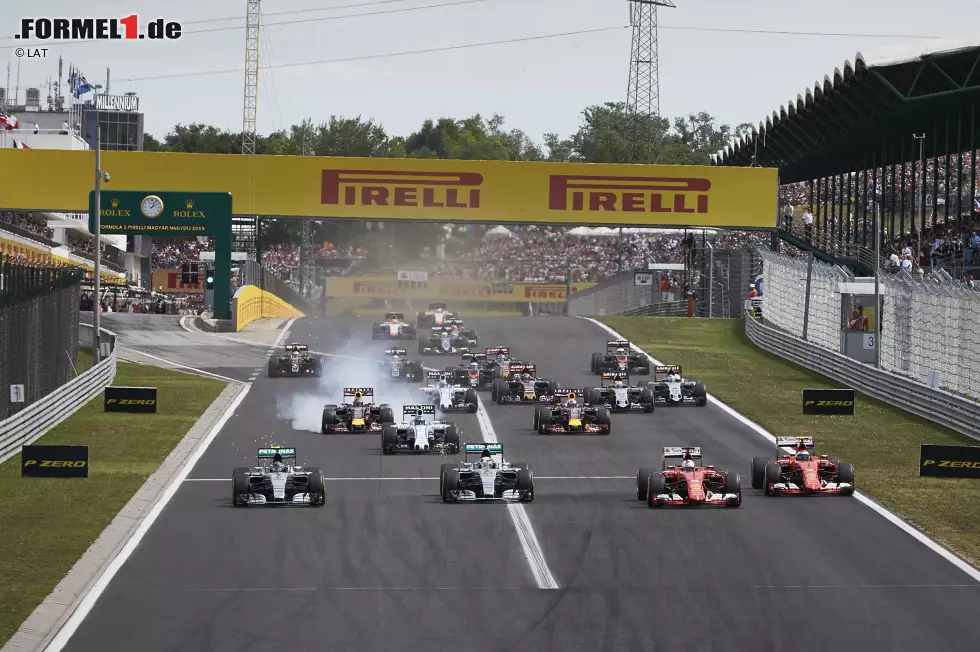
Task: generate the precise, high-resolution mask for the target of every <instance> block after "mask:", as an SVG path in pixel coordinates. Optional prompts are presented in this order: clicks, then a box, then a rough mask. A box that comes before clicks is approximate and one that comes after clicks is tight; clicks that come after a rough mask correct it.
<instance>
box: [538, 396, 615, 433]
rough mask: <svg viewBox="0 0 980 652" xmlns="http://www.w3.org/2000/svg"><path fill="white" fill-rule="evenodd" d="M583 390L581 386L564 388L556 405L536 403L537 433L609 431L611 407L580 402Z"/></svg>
mask: <svg viewBox="0 0 980 652" xmlns="http://www.w3.org/2000/svg"><path fill="white" fill-rule="evenodd" d="M583 393H584V390H581V389H562V390H561V393H560V394H559V395H558V397H557V400H556V402H555V403H554V404H552V405H536V406H534V421H533V427H534V429H535V430H537V431H538V434H539V435H548V434H555V433H557V434H565V433H584V434H592V435H608V434H610V433H611V432H612V419H610V417H609V410H607V409H606V408H604V407H596V406H590V405H584V404H583V403H582V402H581V396H582V394H583ZM562 395H564V401H562Z"/></svg>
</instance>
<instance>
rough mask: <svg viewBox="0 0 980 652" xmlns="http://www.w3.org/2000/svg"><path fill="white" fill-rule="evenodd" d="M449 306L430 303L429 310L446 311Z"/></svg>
mask: <svg viewBox="0 0 980 652" xmlns="http://www.w3.org/2000/svg"><path fill="white" fill-rule="evenodd" d="M447 308H448V306H447V305H446V304H444V303H430V304H429V310H446V309H447Z"/></svg>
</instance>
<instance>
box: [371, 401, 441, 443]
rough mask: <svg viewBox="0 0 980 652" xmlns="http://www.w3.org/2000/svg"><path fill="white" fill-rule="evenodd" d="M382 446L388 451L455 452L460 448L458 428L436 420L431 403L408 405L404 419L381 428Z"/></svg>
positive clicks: (404, 410) (403, 410) (403, 412)
mask: <svg viewBox="0 0 980 652" xmlns="http://www.w3.org/2000/svg"><path fill="white" fill-rule="evenodd" d="M427 417H428V418H427ZM381 450H382V452H383V453H384V454H385V455H393V454H395V453H400V452H405V451H408V452H413V453H436V452H439V453H450V454H455V453H458V452H459V429H458V428H456V425H455V424H452V423H443V422H440V421H435V407H434V406H432V405H406V406H405V407H403V408H402V422H401V423H393V424H389V425H386V426H385V428H384V430H382V431H381Z"/></svg>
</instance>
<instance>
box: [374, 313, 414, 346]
mask: <svg viewBox="0 0 980 652" xmlns="http://www.w3.org/2000/svg"><path fill="white" fill-rule="evenodd" d="M417 337H418V331H416V330H415V326H414V325H413V324H410V323H408V322H406V321H405V315H404V314H403V313H400V312H389V313H386V314H385V319H384V321H383V322H381V323H376V324H374V326H373V328H372V331H371V339H374V340H414V339H416V338H417Z"/></svg>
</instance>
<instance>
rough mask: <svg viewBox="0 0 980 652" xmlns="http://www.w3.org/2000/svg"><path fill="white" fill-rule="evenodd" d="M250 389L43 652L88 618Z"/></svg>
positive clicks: (56, 647)
mask: <svg viewBox="0 0 980 652" xmlns="http://www.w3.org/2000/svg"><path fill="white" fill-rule="evenodd" d="M250 389H252V385H251V384H247V385H245V388H244V389H243V390H242V392H241V394H239V395H238V396H237V397H236V398H235V400H234V401H232V404H231V405H229V406H228V409H227V410H225V412H224V414H222V415H221V418H220V419H218V422H217V423H215V424H214V426H213V427H212V428H211V431H210V432H209V433H208V435H207V437H205V438H204V440H203V441H202V442H201V443H200V445H199V446H198V448H197V450H196V451H194V452H193V453H192V454H191V455H190V456H189V457H188V458H187V461H186V462H185V463H184V467H183V468H182V469H181V470H180V471H179V472H178V473H177V475H176V476H174V478H173V480H171V481H170V484H169V485H167V488H166V489H164V491H163V494H162V495H161V496H160V499H159V500H158V501H157V502H156V504H155V505H153V507H152V508H151V509H150V511H149V513H148V514H147V515H146V518H144V519H143V521H142V522H141V523H140V524H139V525H138V526H137V528H136V531H135V532H133V534H132V536H131V537H130V539H129V541H128V542H127V543H126V546H125V547H124V548H123V549H122V550H120V551H119V554H118V555H116V557H115V559H113V560H112V562H111V563H110V564H109V566H108V567H107V568H106V570H105V572H104V573H103V574H102V576H101V577H99V579H98V580H97V581H96V582H95V584H94V585H93V586H92V588H91V589H90V590H89V592H88V594H87V595H86V596H85V597H84V598H83V599H82V601H81V603H80V604H79V605H78V609H76V610H75V613H73V614H72V615H71V617H70V618H69V619H68V621H67V622H66V623H65V625H64V627H62V628H61V630H60V631H59V632H58V634H57V636H55V637H54V639H53V640H52V641H51V643H50V644H49V645H48V646H47V647H46V648H45V652H60V651H61V650H62V648H64V647H65V645H66V644H67V643H68V641H69V640H71V637H72V635H73V634H74V633H75V631H76V630H77V629H78V627H79V625H81V624H82V621H84V620H85V617H86V616H88V614H89V612H91V611H92V607H94V606H95V603H96V602H97V601H98V599H99V597H100V596H101V595H102V593H103V591H105V589H106V587H107V586H108V585H109V582H111V581H112V578H113V577H115V576H116V573H118V572H119V569H120V568H122V566H123V564H125V563H126V560H127V559H129V556H130V555H132V554H133V551H134V550H136V546H138V545H139V544H140V541H142V540H143V537H144V536H146V533H147V532H148V531H149V529H150V528H151V527H152V526H153V524H154V523H155V522H156V520H157V518H158V517H159V516H160V514H161V512H163V509H164V508H165V507H166V506H167V503H169V502H170V499H171V498H173V497H174V494H175V493H177V489H179V488H180V486H181V484H183V482H184V480H185V479H186V478H187V476H188V474H189V473H190V472H191V469H193V468H194V465H195V464H197V462H198V460H200V459H201V456H203V455H204V451H205V450H207V448H208V446H210V445H211V442H212V441H214V438H215V437H217V436H218V433H219V432H221V429H222V428H224V427H225V424H227V423H228V420H229V419H231V417H232V415H234V414H235V410H237V409H238V406H239V405H241V404H242V401H243V400H245V397H246V396H248V392H249V390H250Z"/></svg>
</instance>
